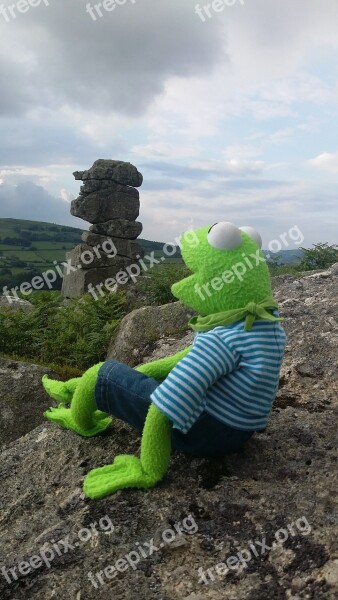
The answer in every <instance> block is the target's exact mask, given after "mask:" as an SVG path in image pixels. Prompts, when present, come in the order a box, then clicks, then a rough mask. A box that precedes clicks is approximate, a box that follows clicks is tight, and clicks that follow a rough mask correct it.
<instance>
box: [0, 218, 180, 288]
mask: <svg viewBox="0 0 338 600" xmlns="http://www.w3.org/2000/svg"><path fill="white" fill-rule="evenodd" d="M82 232H83V230H82V229H78V228H76V227H67V226H66V225H56V224H54V223H43V222H40V221H27V220H22V219H0V294H1V293H2V288H3V287H4V286H8V287H9V288H11V287H14V286H16V285H20V283H22V282H24V281H30V280H31V279H32V278H33V277H35V276H38V275H41V272H43V271H46V270H48V269H50V268H53V267H54V266H55V261H57V262H58V263H61V262H62V261H64V260H65V255H66V252H67V251H69V250H71V249H72V248H74V246H76V245H77V244H79V243H81V235H82ZM138 242H139V243H140V244H141V245H142V246H143V248H144V250H145V252H146V253H149V252H151V251H154V252H155V256H161V255H162V248H163V244H162V243H161V242H151V241H148V240H142V239H139V240H138ZM169 260H170V259H169ZM173 260H174V261H177V260H180V258H179V254H177V256H176V258H173V259H171V261H173ZM61 284H62V281H61V278H60V279H59V280H58V281H57V282H55V285H54V289H60V288H61Z"/></svg>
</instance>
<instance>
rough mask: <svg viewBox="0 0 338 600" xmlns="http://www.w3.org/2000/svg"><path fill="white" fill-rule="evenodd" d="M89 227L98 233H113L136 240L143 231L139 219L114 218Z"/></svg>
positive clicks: (118, 236) (116, 235) (119, 236)
mask: <svg viewBox="0 0 338 600" xmlns="http://www.w3.org/2000/svg"><path fill="white" fill-rule="evenodd" d="M89 229H90V231H92V232H93V233H97V234H98V235H111V236H112V237H117V238H127V239H129V240H135V239H136V238H137V237H138V236H139V235H140V234H141V232H142V223H140V222H139V221H127V220H125V219H114V220H111V221H106V222H105V223H97V224H96V225H91V227H89Z"/></svg>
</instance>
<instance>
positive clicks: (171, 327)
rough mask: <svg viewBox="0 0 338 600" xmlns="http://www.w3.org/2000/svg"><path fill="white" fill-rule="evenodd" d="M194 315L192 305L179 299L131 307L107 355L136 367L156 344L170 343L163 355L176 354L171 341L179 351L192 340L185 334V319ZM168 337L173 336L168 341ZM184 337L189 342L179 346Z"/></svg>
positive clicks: (186, 320)
mask: <svg viewBox="0 0 338 600" xmlns="http://www.w3.org/2000/svg"><path fill="white" fill-rule="evenodd" d="M194 314H195V313H194V311H193V310H192V309H191V308H187V307H186V306H184V305H183V304H181V303H180V302H172V303H171V304H164V305H163V306H144V307H143V308H138V309H136V310H133V311H132V312H131V313H129V314H128V315H126V316H125V317H124V318H123V319H122V321H121V323H120V325H119V327H118V329H117V331H116V334H115V335H114V338H113V340H112V342H111V344H110V347H109V349H108V354H107V358H115V360H118V361H120V362H124V363H126V364H128V365H129V366H130V367H135V366H136V365H139V364H140V363H141V362H144V359H145V357H146V356H149V355H151V353H152V352H153V351H154V350H155V349H156V347H157V346H158V344H159V343H163V342H165V343H166V344H168V343H169V346H170V350H169V348H168V347H167V350H168V353H167V354H166V356H169V355H170V354H174V353H175V350H174V349H173V347H172V346H171V345H170V342H176V345H177V346H178V347H179V348H178V350H177V352H179V350H181V349H183V348H185V347H187V346H189V345H190V344H191V343H192V338H193V334H192V332H191V333H190V334H188V333H187V322H188V320H189V319H190V317H192V316H193V315H194ZM170 336H173V337H172V339H171V340H170V339H169V340H168V338H170ZM186 336H189V339H190V340H191V341H190V342H189V343H188V344H187V345H186V346H183V347H182V343H184V342H182V338H184V339H186ZM152 360H153V359H152Z"/></svg>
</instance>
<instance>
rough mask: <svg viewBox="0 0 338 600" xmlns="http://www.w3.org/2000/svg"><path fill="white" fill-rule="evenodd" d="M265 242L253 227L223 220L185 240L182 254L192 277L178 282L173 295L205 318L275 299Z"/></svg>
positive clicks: (182, 239) (182, 244) (188, 236)
mask: <svg viewBox="0 0 338 600" xmlns="http://www.w3.org/2000/svg"><path fill="white" fill-rule="evenodd" d="M261 245H262V240H261V237H260V235H259V233H257V232H256V231H255V230H254V229H253V228H252V227H236V226H235V225H233V224H232V223H229V222H227V221H222V222H220V223H216V224H215V225H213V226H211V227H210V225H208V226H206V227H202V228H201V229H197V230H196V231H191V230H190V231H187V232H185V233H184V234H183V236H182V238H181V252H182V257H183V260H184V262H185V264H186V266H187V267H188V268H189V269H190V271H192V275H190V276H189V277H186V278H184V279H182V280H181V281H178V282H177V283H175V284H174V285H173V286H172V288H171V290H172V293H173V295H174V296H175V297H176V298H178V300H180V301H181V302H183V303H184V304H186V305H187V306H189V307H191V308H193V309H194V310H196V311H197V312H198V313H199V314H200V315H201V316H207V315H211V314H214V313H218V312H222V311H227V310H232V309H239V308H242V307H244V306H246V305H247V304H248V303H249V302H256V303H258V302H260V301H262V300H263V299H264V298H266V297H267V296H271V280H270V274H269V270H268V266H267V264H266V261H265V258H264V255H263V253H262V251H261Z"/></svg>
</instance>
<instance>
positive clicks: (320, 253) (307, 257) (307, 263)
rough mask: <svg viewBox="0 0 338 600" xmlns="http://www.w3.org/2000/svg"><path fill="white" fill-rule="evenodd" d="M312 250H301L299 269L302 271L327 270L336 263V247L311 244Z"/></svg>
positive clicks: (337, 254)
mask: <svg viewBox="0 0 338 600" xmlns="http://www.w3.org/2000/svg"><path fill="white" fill-rule="evenodd" d="M312 245H313V248H309V249H307V248H301V250H302V251H303V257H302V260H301V263H300V265H299V267H300V268H301V269H303V270H304V271H309V270H310V271H311V270H315V269H327V268H328V267H330V266H331V265H333V264H334V263H336V262H338V246H337V245H336V244H333V245H332V246H330V245H329V244H327V243H326V242H325V243H319V244H312Z"/></svg>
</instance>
